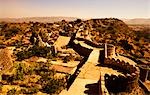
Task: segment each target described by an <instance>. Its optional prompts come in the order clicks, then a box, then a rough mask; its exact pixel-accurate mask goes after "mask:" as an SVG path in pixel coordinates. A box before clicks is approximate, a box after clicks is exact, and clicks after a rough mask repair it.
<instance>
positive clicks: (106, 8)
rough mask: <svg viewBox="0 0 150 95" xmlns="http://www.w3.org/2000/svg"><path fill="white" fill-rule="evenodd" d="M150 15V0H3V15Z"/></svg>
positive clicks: (0, 2) (0, 10) (0, 9)
mask: <svg viewBox="0 0 150 95" xmlns="http://www.w3.org/2000/svg"><path fill="white" fill-rule="evenodd" d="M49 16H67V17H68V16H70V17H81V18H91V17H93V18H98V17H99V18H103V17H116V18H150V0H0V18H4V17H11V18H16V17H49Z"/></svg>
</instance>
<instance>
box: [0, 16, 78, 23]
mask: <svg viewBox="0 0 150 95" xmlns="http://www.w3.org/2000/svg"><path fill="white" fill-rule="evenodd" d="M76 19H77V18H76V17H25V18H0V22H20V23H21V22H30V21H32V22H43V23H53V22H58V21H61V20H66V21H74V20H76Z"/></svg>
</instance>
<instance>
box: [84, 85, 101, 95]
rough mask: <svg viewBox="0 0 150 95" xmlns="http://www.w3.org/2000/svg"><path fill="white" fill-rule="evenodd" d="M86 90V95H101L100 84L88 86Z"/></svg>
mask: <svg viewBox="0 0 150 95" xmlns="http://www.w3.org/2000/svg"><path fill="white" fill-rule="evenodd" d="M85 88H87V90H85V91H84V93H85V94H87V95H99V85H98V83H93V84H87V85H86V86H85Z"/></svg>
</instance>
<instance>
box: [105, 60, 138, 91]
mask: <svg viewBox="0 0 150 95" xmlns="http://www.w3.org/2000/svg"><path fill="white" fill-rule="evenodd" d="M104 65H106V66H108V67H110V68H113V69H116V70H118V71H119V72H121V73H122V74H123V75H118V76H116V75H108V74H105V76H104V77H105V78H104V79H105V86H106V88H107V89H108V91H110V92H124V91H125V92H131V91H132V89H133V88H135V87H137V86H138V79H139V73H140V71H139V68H138V67H135V66H133V65H130V64H129V63H128V62H124V61H120V60H119V59H117V60H115V59H114V58H105V59H104Z"/></svg>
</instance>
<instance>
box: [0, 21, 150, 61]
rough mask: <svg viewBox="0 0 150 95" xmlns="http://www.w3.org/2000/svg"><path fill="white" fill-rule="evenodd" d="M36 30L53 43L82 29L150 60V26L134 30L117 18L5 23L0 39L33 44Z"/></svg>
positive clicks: (91, 36)
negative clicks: (32, 38) (33, 33)
mask: <svg viewBox="0 0 150 95" xmlns="http://www.w3.org/2000/svg"><path fill="white" fill-rule="evenodd" d="M58 20H59V19H58ZM32 32H37V33H39V35H40V36H41V38H42V40H43V41H44V42H48V43H49V44H53V43H54V42H55V41H56V40H57V38H58V37H59V35H65V36H72V34H73V33H76V32H78V33H80V34H81V35H80V36H83V37H84V38H88V39H89V40H91V41H93V42H94V43H105V42H106V43H109V44H113V45H115V46H116V52H118V53H120V54H125V55H127V56H130V57H132V58H135V59H140V60H141V59H142V60H143V58H144V60H147V62H146V63H149V58H150V55H149V54H150V51H149V45H150V44H149V39H150V36H149V28H144V29H142V30H138V31H137V30H133V28H130V27H128V25H127V24H125V23H124V22H123V21H122V20H119V19H116V18H103V19H90V20H81V19H77V20H75V21H67V20H62V21H60V22H55V23H41V22H29V23H1V33H0V35H1V36H0V39H1V40H2V41H1V42H4V43H5V44H7V45H18V44H20V45H21V44H30V41H29V39H30V36H31V34H32ZM10 38H11V39H10ZM16 40H17V42H16Z"/></svg>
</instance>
